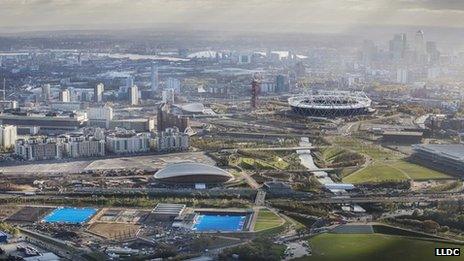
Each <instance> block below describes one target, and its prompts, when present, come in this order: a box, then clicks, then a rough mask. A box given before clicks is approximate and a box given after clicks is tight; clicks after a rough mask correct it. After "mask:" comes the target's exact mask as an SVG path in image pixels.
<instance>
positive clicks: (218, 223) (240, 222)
mask: <svg viewBox="0 0 464 261" xmlns="http://www.w3.org/2000/svg"><path fill="white" fill-rule="evenodd" d="M246 218H247V216H246V215H227V214H201V215H198V216H197V218H196V220H195V224H194V225H193V228H192V229H193V230H196V231H229V232H234V231H242V230H243V226H244V225H245V221H246Z"/></svg>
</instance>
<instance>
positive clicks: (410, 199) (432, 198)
mask: <svg viewBox="0 0 464 261" xmlns="http://www.w3.org/2000/svg"><path fill="white" fill-rule="evenodd" d="M457 200H464V194H462V193H461V194H458V195H453V196H452V197H450V196H449V195H446V194H429V195H418V196H414V195H411V196H386V197H362V198H361V197H360V198H356V197H331V198H318V199H311V200H304V201H301V202H303V203H308V204H349V203H414V202H440V201H457Z"/></svg>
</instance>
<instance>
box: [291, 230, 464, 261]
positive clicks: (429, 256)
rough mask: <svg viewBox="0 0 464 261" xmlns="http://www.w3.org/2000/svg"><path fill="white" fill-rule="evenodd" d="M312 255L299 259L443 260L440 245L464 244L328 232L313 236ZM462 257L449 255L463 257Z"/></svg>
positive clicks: (357, 260)
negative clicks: (436, 253) (438, 248)
mask: <svg viewBox="0 0 464 261" xmlns="http://www.w3.org/2000/svg"><path fill="white" fill-rule="evenodd" d="M310 246H311V248H312V256H310V257H305V258H302V259H298V260H327V261H329V260H330V261H332V260H343V261H345V260H346V261H364V260H365V261H370V260H375V261H384V260H385V261H390V260H408V261H428V260H443V257H435V256H434V251H435V248H436V247H461V248H462V246H459V245H452V244H445V243H436V242H431V241H425V240H419V239H412V238H408V237H400V236H390V235H382V234H332V233H326V234H321V235H318V236H315V237H313V238H312V239H310ZM461 258H462V257H446V259H448V260H462V259H461Z"/></svg>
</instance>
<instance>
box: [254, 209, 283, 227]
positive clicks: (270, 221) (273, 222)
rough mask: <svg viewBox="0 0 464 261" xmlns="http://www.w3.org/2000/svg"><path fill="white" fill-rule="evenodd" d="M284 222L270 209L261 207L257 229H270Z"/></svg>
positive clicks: (256, 224)
mask: <svg viewBox="0 0 464 261" xmlns="http://www.w3.org/2000/svg"><path fill="white" fill-rule="evenodd" d="M283 223H284V220H282V219H281V218H280V217H279V216H277V215H276V214H274V213H273V212H272V211H270V210H268V209H261V210H259V212H258V218H257V219H256V223H255V227H254V230H255V231H261V230H265V229H270V228H274V227H278V226H280V225H282V224H283Z"/></svg>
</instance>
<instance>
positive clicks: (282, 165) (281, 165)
mask: <svg viewBox="0 0 464 261" xmlns="http://www.w3.org/2000/svg"><path fill="white" fill-rule="evenodd" d="M238 162H239V163H240V165H241V166H242V167H244V168H247V169H254V168H255V167H256V168H257V169H282V170H283V169H286V168H287V167H288V165H289V164H288V163H287V162H286V161H284V160H283V159H282V158H277V157H276V158H275V159H272V160H268V161H264V160H261V159H254V158H248V157H240V158H239V161H238Z"/></svg>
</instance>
